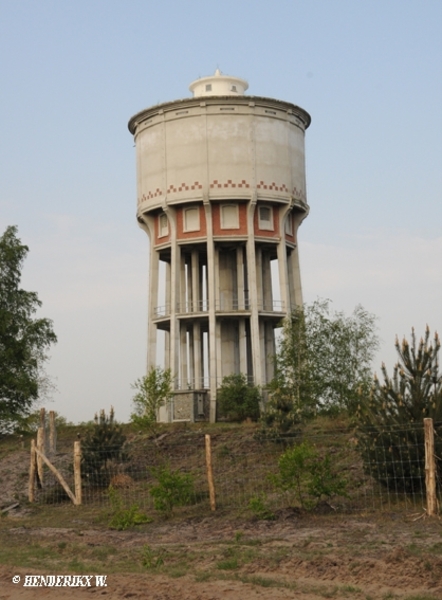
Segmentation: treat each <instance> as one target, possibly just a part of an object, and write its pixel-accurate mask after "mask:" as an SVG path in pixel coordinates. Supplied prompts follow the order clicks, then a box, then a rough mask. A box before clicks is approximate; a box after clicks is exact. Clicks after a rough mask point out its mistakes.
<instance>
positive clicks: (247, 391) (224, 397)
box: [217, 373, 261, 421]
mask: <svg viewBox="0 0 442 600" xmlns="http://www.w3.org/2000/svg"><path fill="white" fill-rule="evenodd" d="M260 400H261V394H260V391H259V388H258V387H257V386H254V385H248V384H247V378H246V376H245V375H244V374H243V373H239V374H235V375H228V376H227V377H224V379H223V382H222V385H221V387H220V388H219V390H218V392H217V401H218V410H219V415H220V416H221V417H226V418H227V419H229V420H231V421H245V419H252V420H253V421H256V420H257V419H258V418H259V412H260V411H259V403H260Z"/></svg>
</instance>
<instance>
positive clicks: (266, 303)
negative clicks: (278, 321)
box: [261, 252, 273, 310]
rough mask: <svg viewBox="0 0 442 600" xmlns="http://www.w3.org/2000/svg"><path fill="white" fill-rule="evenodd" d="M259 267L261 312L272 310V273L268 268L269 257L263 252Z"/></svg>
mask: <svg viewBox="0 0 442 600" xmlns="http://www.w3.org/2000/svg"><path fill="white" fill-rule="evenodd" d="M261 265H262V301H263V310H273V294H272V271H271V267H270V256H269V255H268V254H267V253H265V252H262V253H261Z"/></svg>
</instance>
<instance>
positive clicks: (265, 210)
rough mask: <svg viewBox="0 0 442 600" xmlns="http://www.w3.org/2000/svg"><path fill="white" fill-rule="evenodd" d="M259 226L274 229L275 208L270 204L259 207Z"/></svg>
mask: <svg viewBox="0 0 442 600" xmlns="http://www.w3.org/2000/svg"><path fill="white" fill-rule="evenodd" d="M258 214H259V228H260V229H267V230H271V231H273V210H272V209H271V207H270V206H260V207H259V213H258Z"/></svg>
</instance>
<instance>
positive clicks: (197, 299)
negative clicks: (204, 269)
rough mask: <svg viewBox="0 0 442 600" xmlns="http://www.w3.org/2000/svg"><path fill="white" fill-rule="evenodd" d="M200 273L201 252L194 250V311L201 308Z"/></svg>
mask: <svg viewBox="0 0 442 600" xmlns="http://www.w3.org/2000/svg"><path fill="white" fill-rule="evenodd" d="M200 289H201V288H200V273H199V252H198V250H193V251H192V312H198V311H200V310H201V301H200V296H201V294H200Z"/></svg>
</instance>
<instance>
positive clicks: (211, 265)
mask: <svg viewBox="0 0 442 600" xmlns="http://www.w3.org/2000/svg"><path fill="white" fill-rule="evenodd" d="M204 209H205V214H206V228H207V295H208V308H209V335H208V337H209V365H208V366H209V369H208V371H209V382H210V422H211V423H214V422H215V421H216V389H217V385H216V384H217V381H216V379H217V362H216V354H217V347H216V313H215V311H216V298H217V293H216V278H215V273H216V266H215V244H214V241H213V227H212V207H211V206H210V202H209V200H208V199H205V200H204Z"/></svg>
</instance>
